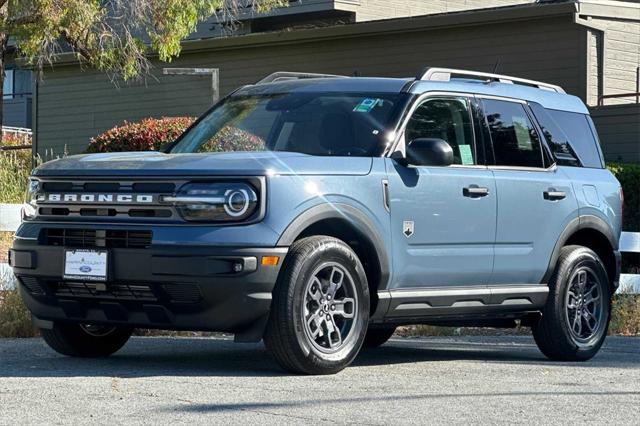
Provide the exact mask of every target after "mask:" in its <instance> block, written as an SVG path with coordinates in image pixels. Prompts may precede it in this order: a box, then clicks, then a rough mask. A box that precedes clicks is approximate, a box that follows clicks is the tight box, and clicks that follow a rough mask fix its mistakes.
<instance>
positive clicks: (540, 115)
mask: <svg viewBox="0 0 640 426" xmlns="http://www.w3.org/2000/svg"><path fill="white" fill-rule="evenodd" d="M530 106H531V109H532V110H533V114H534V115H535V116H536V119H537V120H538V124H540V127H541V128H542V133H543V135H544V137H545V139H546V141H547V144H548V145H549V148H551V152H552V153H553V156H554V157H555V159H556V162H557V163H558V164H559V165H562V166H578V167H579V166H580V161H579V159H578V155H577V154H576V152H575V151H574V149H573V147H572V146H571V144H570V143H569V138H568V137H567V135H566V134H565V133H564V131H563V130H562V128H561V127H560V126H559V125H558V123H556V121H555V120H554V119H553V117H552V116H551V115H550V114H549V112H548V111H547V110H546V109H545V108H544V107H543V106H542V105H540V104H536V103H531V104H530Z"/></svg>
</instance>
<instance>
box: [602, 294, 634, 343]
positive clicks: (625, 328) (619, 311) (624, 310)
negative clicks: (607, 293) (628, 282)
mask: <svg viewBox="0 0 640 426" xmlns="http://www.w3.org/2000/svg"><path fill="white" fill-rule="evenodd" d="M609 333H610V334H622V335H626V336H637V335H640V296H638V295H636V294H628V293H625V292H622V293H621V294H616V295H615V296H614V297H613V301H612V302H611V324H610V325H609Z"/></svg>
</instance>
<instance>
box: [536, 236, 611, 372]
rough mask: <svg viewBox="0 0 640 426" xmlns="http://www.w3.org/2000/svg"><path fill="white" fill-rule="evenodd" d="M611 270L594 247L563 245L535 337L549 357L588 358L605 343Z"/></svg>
mask: <svg viewBox="0 0 640 426" xmlns="http://www.w3.org/2000/svg"><path fill="white" fill-rule="evenodd" d="M608 283H609V281H608V277H607V272H606V270H605V269H604V266H603V265H602V261H601V260H600V258H599V257H598V255H597V254H596V253H594V252H593V251H592V250H590V249H588V248H586V247H582V246H567V247H563V248H562V250H561V252H560V257H559V259H558V264H557V266H556V270H555V271H554V273H553V276H552V277H551V280H550V282H549V297H548V298H547V303H546V306H545V307H544V309H543V312H542V318H541V319H540V320H539V322H538V323H537V324H536V325H534V327H533V337H534V339H535V341H536V343H537V345H538V347H539V348H540V350H541V351H542V353H544V354H545V355H546V356H547V357H548V358H550V359H553V360H557V361H586V360H589V359H591V358H592V357H593V356H594V355H595V354H596V353H597V352H598V350H599V349H600V347H601V346H602V344H603V343H604V339H605V337H606V335H607V330H608V328H609V319H610V312H611V293H610V291H609V284H608Z"/></svg>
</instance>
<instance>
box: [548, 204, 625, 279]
mask: <svg viewBox="0 0 640 426" xmlns="http://www.w3.org/2000/svg"><path fill="white" fill-rule="evenodd" d="M582 229H593V230H594V231H598V232H599V233H601V234H602V235H604V236H605V238H606V239H607V240H608V241H609V244H611V247H612V248H613V250H618V239H617V238H616V237H615V236H614V234H613V230H612V229H611V227H610V226H609V224H607V222H605V221H604V220H603V219H601V218H599V217H598V216H593V215H585V216H578V217H576V218H574V219H572V220H571V221H570V222H569V223H568V224H567V226H566V227H565V228H564V230H563V231H562V233H561V234H560V237H559V238H558V241H556V245H555V247H554V248H553V252H552V253H551V259H550V260H549V266H548V267H547V272H546V273H545V274H544V277H543V278H542V283H547V282H548V281H549V279H550V278H551V275H552V274H553V271H554V269H555V267H556V263H557V262H558V257H560V250H561V249H562V247H564V246H565V244H566V242H567V241H568V240H569V238H570V237H571V236H572V235H573V234H575V233H576V232H578V231H579V230H582Z"/></svg>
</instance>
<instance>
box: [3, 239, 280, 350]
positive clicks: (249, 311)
mask: <svg viewBox="0 0 640 426" xmlns="http://www.w3.org/2000/svg"><path fill="white" fill-rule="evenodd" d="M64 250H65V248H64V247H61V246H48V245H40V244H38V242H37V241H36V240H23V239H17V240H16V241H15V243H14V246H13V247H12V249H11V251H10V256H9V258H10V263H11V266H12V267H13V270H14V273H15V275H16V276H17V278H18V282H19V289H20V293H21V295H22V297H23V299H24V301H25V303H26V305H27V307H28V308H29V310H30V311H31V312H32V313H33V315H34V316H35V317H36V319H37V320H39V323H40V324H46V322H47V321H67V322H86V323H97V324H105V323H106V324H128V325H132V326H135V327H145V328H162V329H176V330H202V331H226V332H232V333H238V334H243V333H244V334H246V335H251V334H255V336H253V337H248V340H257V339H259V337H261V333H262V330H261V327H263V325H264V323H265V322H266V318H267V316H268V313H269V309H270V306H271V294H272V291H273V288H274V285H275V283H276V280H277V277H278V273H279V271H280V267H281V265H282V263H283V261H284V257H285V255H286V253H287V248H237V247H233V248H232V247H192V246H157V245H152V246H150V247H149V248H140V249H131V248H113V249H109V271H108V281H107V282H106V283H104V284H96V283H95V282H79V281H67V280H63V279H62V275H63V267H64V265H63V263H64ZM263 256H278V257H279V259H280V260H279V262H278V264H277V265H276V266H263V265H261V259H262V257H263ZM238 264H240V265H242V267H241V268H240V267H239V266H237V265H238ZM237 269H242V270H241V271H239V272H237Z"/></svg>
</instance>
